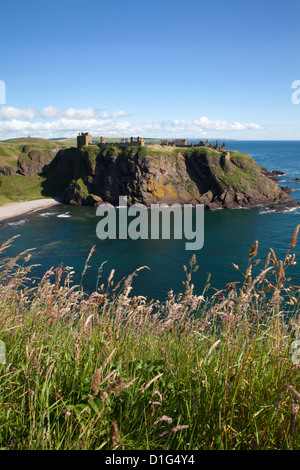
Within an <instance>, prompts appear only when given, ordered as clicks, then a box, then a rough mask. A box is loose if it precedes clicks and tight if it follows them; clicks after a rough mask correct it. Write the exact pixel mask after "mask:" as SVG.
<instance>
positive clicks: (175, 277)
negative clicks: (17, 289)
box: [0, 141, 300, 300]
mask: <svg viewBox="0 0 300 470" xmlns="http://www.w3.org/2000/svg"><path fill="white" fill-rule="evenodd" d="M221 143H222V142H221ZM226 149H228V150H237V151H240V152H246V153H248V154H249V155H251V156H252V157H253V158H254V159H255V160H256V162H257V163H258V164H259V165H261V166H264V167H266V168H267V169H268V170H270V171H272V170H274V169H275V170H281V171H283V172H284V173H286V174H285V175H284V176H282V177H281V178H282V181H280V182H278V184H279V185H282V186H290V187H292V188H293V189H294V191H293V192H292V193H291V194H292V197H293V199H294V200H295V201H299V200H300V183H299V182H293V181H292V180H293V179H295V178H300V165H299V159H300V141H226ZM98 222H99V217H97V216H96V209H95V208H92V207H72V206H66V205H61V206H54V207H53V208H49V209H47V210H39V211H36V212H32V213H29V214H26V215H23V216H20V217H18V218H15V219H13V220H9V221H7V222H6V224H5V226H4V228H2V230H0V244H1V243H2V242H4V241H6V240H7V239H9V238H10V237H12V236H14V235H20V237H18V238H17V239H16V240H15V242H14V243H13V245H12V246H11V247H10V248H9V250H7V251H5V253H4V254H3V255H2V257H4V255H5V256H13V255H16V254H18V253H20V252H21V251H24V250H26V249H29V248H35V250H34V251H32V258H31V260H30V262H32V263H34V264H36V263H38V264H40V266H38V267H36V268H35V269H34V270H33V274H34V276H35V277H37V278H41V277H42V275H43V274H44V273H45V271H47V270H48V269H49V268H50V267H52V266H53V267H58V266H59V265H61V264H62V265H63V266H70V267H72V268H74V271H75V275H74V284H78V283H79V282H80V279H81V274H82V271H83V268H84V265H85V262H86V259H87V257H88V255H89V252H90V250H91V248H92V247H93V246H95V251H94V253H93V255H92V257H91V259H90V260H89V263H88V265H89V268H88V270H87V272H86V274H85V276H84V278H83V287H84V289H85V290H86V291H87V292H88V293H91V292H93V291H94V290H95V289H96V285H97V278H98V275H99V267H100V266H101V264H102V263H104V265H103V267H102V272H101V277H100V279H99V280H98V284H102V283H104V284H106V282H107V278H108V276H109V274H110V272H111V270H112V269H115V276H114V279H115V282H117V281H119V280H121V279H123V278H125V277H126V276H128V275H129V274H131V273H133V272H134V271H135V270H136V269H137V268H139V267H141V266H147V267H148V268H149V269H146V268H145V269H143V270H141V271H139V272H138V275H137V276H135V277H134V280H133V294H135V295H143V296H146V297H148V299H152V298H153V299H159V300H164V299H165V298H166V297H167V294H168V292H169V291H170V290H173V291H174V292H175V293H179V292H183V290H184V286H183V284H182V281H184V279H185V274H184V270H183V265H186V266H188V265H189V261H190V259H191V257H192V255H193V253H194V254H195V256H196V260H197V265H198V266H199V268H198V271H197V272H195V273H194V274H193V280H192V282H193V284H194V286H195V293H197V294H201V293H202V290H203V288H204V286H205V284H206V280H207V277H208V276H209V275H211V278H210V284H211V286H212V287H211V289H210V291H209V292H210V293H211V294H212V293H213V292H214V290H213V288H214V289H221V288H223V287H224V286H225V285H226V283H228V282H242V275H241V274H239V273H238V272H237V271H236V270H235V269H234V268H233V266H232V263H235V264H237V265H238V266H239V267H240V269H241V270H242V271H245V268H246V266H247V262H248V252H249V248H250V246H251V245H252V243H253V242H254V241H256V240H258V242H259V249H258V258H261V259H262V262H263V261H264V259H265V257H266V255H267V253H268V251H269V248H270V247H272V248H273V249H274V250H275V253H276V254H277V257H278V258H284V256H285V253H286V251H287V249H288V246H289V243H290V241H291V237H292V234H293V231H294V229H295V227H296V226H297V225H298V224H299V223H300V208H297V209H294V210H290V211H288V210H287V211H285V212H282V213H279V212H278V213H277V212H271V211H267V210H265V208H255V209H236V210H217V211H207V212H205V216H204V246H203V248H202V249H201V250H199V251H195V252H193V251H187V250H186V249H185V243H186V240H185V239H182V240H174V239H171V240H162V239H160V240H130V239H127V240H99V239H98V238H97V236H96V226H97V223H98ZM294 252H296V260H297V259H298V264H296V265H295V266H291V267H290V269H289V272H290V276H291V277H292V279H293V282H294V283H295V284H296V285H300V267H299V266H300V257H299V255H300V240H299V244H298V245H297V246H296V248H295V249H294ZM261 264H262V263H261ZM260 266H261V265H258V267H257V269H258V271H259V269H260Z"/></svg>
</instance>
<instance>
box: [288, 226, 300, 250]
mask: <svg viewBox="0 0 300 470" xmlns="http://www.w3.org/2000/svg"><path fill="white" fill-rule="evenodd" d="M299 227H300V225H297V227H296V228H295V230H294V233H293V236H292V241H291V244H290V248H295V246H296V243H297V236H298V232H299Z"/></svg>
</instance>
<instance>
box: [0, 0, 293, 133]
mask: <svg viewBox="0 0 300 470" xmlns="http://www.w3.org/2000/svg"><path fill="white" fill-rule="evenodd" d="M0 12H1V27H0V139H1V140H4V139H8V138H15V137H24V136H28V135H30V136H31V137H44V138H59V137H75V136H76V135H77V134H78V132H87V131H88V132H90V133H91V134H92V135H94V136H106V137H108V136H117V137H131V136H141V137H149V138H150V137H158V138H172V137H173V138H174V137H178V138H199V139H205V138H216V139H219V138H224V139H241V140H261V139H270V140H273V139H274V140H285V139H291V140H298V139H300V126H299V124H300V103H299V101H300V62H299V52H300V47H299V46H300V0H272V1H270V0H251V1H250V0H184V1H183V0H152V1H149V0H143V1H141V0H139V1H138V0H85V1H84V2H83V1H82V0H80V1H78V0H60V1H58V0H52V1H49V0H44V1H43V2H41V1H36V0H26V1H25V0H1V6H0ZM293 84H294V87H295V88H292V86H293ZM298 92H299V93H298ZM293 93H294V95H293ZM293 96H294V98H292V97H293Z"/></svg>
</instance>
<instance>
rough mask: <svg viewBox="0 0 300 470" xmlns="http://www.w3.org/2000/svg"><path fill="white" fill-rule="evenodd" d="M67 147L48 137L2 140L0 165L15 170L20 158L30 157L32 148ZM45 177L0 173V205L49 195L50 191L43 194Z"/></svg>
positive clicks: (42, 150) (53, 148)
mask: <svg viewBox="0 0 300 470" xmlns="http://www.w3.org/2000/svg"><path fill="white" fill-rule="evenodd" d="M60 148H66V146H65V145H64V144H61V143H57V142H56V141H52V140H47V139H36V138H30V137H28V138H19V139H9V140H5V141H1V142H0V167H6V166H7V167H9V168H12V170H13V172H15V171H17V169H18V165H17V162H18V158H19V156H20V155H22V156H23V157H24V159H26V158H28V159H29V157H28V153H29V152H30V151H31V150H39V151H41V152H47V151H49V150H55V149H60ZM44 184H45V177H42V176H39V175H32V176H21V175H17V174H12V175H9V176H6V175H2V174H1V173H0V205H1V204H5V203H7V202H20V201H30V200H33V199H40V198H43V197H49V196H50V195H53V194H50V193H46V194H43V188H44Z"/></svg>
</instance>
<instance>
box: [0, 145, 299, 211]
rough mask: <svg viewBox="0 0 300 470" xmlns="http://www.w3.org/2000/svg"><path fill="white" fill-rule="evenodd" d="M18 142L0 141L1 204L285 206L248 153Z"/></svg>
mask: <svg viewBox="0 0 300 470" xmlns="http://www.w3.org/2000/svg"><path fill="white" fill-rule="evenodd" d="M67 145H69V143H68V142H65V141H62V142H59V141H55V142H52V141H48V140H44V139H33V138H29V139H15V140H9V141H4V142H1V144H0V203H4V202H11V201H19V200H30V199H38V198H40V197H43V196H45V197H54V196H56V197H59V198H61V199H62V200H63V201H64V202H66V203H68V204H74V205H76V204H78V205H80V204H86V205H93V206H95V205H98V204H100V203H102V202H110V203H112V204H114V205H117V204H118V202H119V196H127V198H128V202H129V204H133V203H135V202H140V203H143V204H145V205H147V206H150V205H151V204H153V203H163V202H164V203H168V204H173V203H180V204H187V203H190V204H196V203H203V204H204V205H205V207H206V208H207V209H218V208H238V207H256V206H266V205H270V204H278V203H281V204H282V203H283V204H284V203H287V202H290V201H291V200H292V198H291V196H290V195H289V194H288V193H287V191H285V190H283V189H282V188H280V187H278V186H277V184H276V183H277V181H276V178H275V177H274V174H273V173H269V172H268V171H267V170H266V169H265V168H261V167H260V166H259V165H258V164H257V163H256V162H255V161H254V160H253V158H251V157H250V156H249V155H248V154H241V153H238V152H233V151H231V152H230V153H228V152H217V151H216V150H213V149H210V148H206V147H190V148H174V147H161V146H160V145H147V146H145V147H128V148H120V147H118V146H117V145H111V146H105V147H102V148H99V147H98V146H94V145H89V146H85V147H83V148H81V149H77V148H74V147H72V148H69V147H68V146H67Z"/></svg>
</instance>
